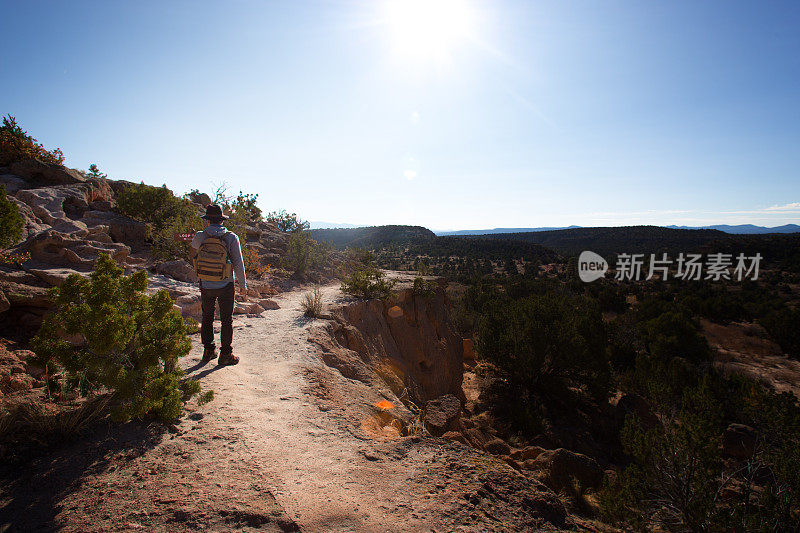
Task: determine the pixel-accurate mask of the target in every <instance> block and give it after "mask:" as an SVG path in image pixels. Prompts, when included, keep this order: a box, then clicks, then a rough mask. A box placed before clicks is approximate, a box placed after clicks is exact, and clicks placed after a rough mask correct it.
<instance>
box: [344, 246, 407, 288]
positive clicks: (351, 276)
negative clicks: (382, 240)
mask: <svg viewBox="0 0 800 533" xmlns="http://www.w3.org/2000/svg"><path fill="white" fill-rule="evenodd" d="M392 288H394V281H390V280H387V279H384V274H383V271H382V270H381V269H380V268H378V267H377V266H375V258H374V256H373V255H372V254H371V253H370V252H367V251H363V250H349V251H348V257H347V260H346V262H345V266H344V272H343V274H342V287H341V289H342V292H344V293H347V294H350V295H352V296H355V297H356V298H379V299H381V300H384V299H386V298H388V297H389V296H391V294H392Z"/></svg>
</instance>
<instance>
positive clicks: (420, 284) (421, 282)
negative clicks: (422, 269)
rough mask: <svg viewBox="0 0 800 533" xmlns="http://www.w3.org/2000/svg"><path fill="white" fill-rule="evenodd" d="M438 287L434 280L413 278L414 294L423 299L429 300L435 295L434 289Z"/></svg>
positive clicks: (419, 277) (420, 277)
mask: <svg viewBox="0 0 800 533" xmlns="http://www.w3.org/2000/svg"><path fill="white" fill-rule="evenodd" d="M438 286H439V284H438V283H436V280H433V279H425V278H423V277H422V276H417V277H416V278H414V289H413V290H414V294H418V295H420V296H422V297H424V298H431V297H432V296H434V295H435V294H436V289H437V287H438Z"/></svg>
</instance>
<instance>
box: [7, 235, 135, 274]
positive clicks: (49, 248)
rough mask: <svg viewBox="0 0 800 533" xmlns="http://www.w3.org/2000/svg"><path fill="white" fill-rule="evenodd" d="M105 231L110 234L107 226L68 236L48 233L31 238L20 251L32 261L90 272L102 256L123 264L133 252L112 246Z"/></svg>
mask: <svg viewBox="0 0 800 533" xmlns="http://www.w3.org/2000/svg"><path fill="white" fill-rule="evenodd" d="M98 228H99V229H98ZM104 229H105V230H107V228H105V227H104V226H98V227H94V228H92V229H91V230H83V231H76V232H74V233H69V234H68V233H62V232H59V231H56V230H52V229H50V230H45V231H43V232H41V233H39V234H37V235H34V236H33V237H31V238H29V239H28V240H27V241H26V242H25V243H23V244H22V245H21V247H22V248H23V249H24V250H26V251H28V252H29V253H30V255H31V258H32V259H34V260H37V261H41V262H43V263H48V264H51V265H60V266H69V267H73V268H79V269H80V268H86V269H88V268H91V267H92V266H93V265H94V263H95V261H97V258H98V257H99V256H100V254H101V253H107V254H109V255H110V256H111V257H112V258H113V259H114V260H116V261H118V262H124V261H125V259H126V258H127V257H128V255H129V254H130V252H131V249H130V248H129V247H128V246H126V245H124V244H119V243H115V242H113V241H112V240H111V238H110V237H109V236H108V234H107V233H105V231H104Z"/></svg>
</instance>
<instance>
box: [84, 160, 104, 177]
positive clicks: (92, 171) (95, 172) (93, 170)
mask: <svg viewBox="0 0 800 533" xmlns="http://www.w3.org/2000/svg"><path fill="white" fill-rule="evenodd" d="M86 177H87V178H95V179H101V180H104V179H106V178H107V177H108V174H105V173H103V172H100V168H99V167H98V166H97V165H95V164H94V163H92V164H91V165H89V172H87V173H86Z"/></svg>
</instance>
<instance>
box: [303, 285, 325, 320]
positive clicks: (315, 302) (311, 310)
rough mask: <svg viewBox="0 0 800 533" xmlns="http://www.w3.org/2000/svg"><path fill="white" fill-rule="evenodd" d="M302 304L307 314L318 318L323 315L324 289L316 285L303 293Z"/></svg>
mask: <svg viewBox="0 0 800 533" xmlns="http://www.w3.org/2000/svg"><path fill="white" fill-rule="evenodd" d="M300 306H301V307H302V308H303V314H305V315H306V316H309V317H313V318H317V317H319V316H320V315H322V291H321V290H320V288H319V286H316V287H314V290H313V291H311V292H307V293H305V294H304V295H303V300H302V302H301V303H300Z"/></svg>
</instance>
